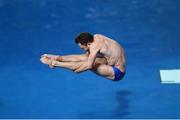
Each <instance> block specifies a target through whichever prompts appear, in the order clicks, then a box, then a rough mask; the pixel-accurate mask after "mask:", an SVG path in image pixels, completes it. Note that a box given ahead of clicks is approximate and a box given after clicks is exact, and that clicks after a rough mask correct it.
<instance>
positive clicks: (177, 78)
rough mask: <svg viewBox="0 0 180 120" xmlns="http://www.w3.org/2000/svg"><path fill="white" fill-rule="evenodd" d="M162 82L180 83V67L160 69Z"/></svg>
mask: <svg viewBox="0 0 180 120" xmlns="http://www.w3.org/2000/svg"><path fill="white" fill-rule="evenodd" d="M160 77H161V83H180V69H169V70H160Z"/></svg>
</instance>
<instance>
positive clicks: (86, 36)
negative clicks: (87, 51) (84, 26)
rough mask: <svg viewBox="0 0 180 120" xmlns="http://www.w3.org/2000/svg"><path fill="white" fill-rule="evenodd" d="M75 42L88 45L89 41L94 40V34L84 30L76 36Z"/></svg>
mask: <svg viewBox="0 0 180 120" xmlns="http://www.w3.org/2000/svg"><path fill="white" fill-rule="evenodd" d="M75 42H76V43H77V44H78V43H81V44H82V45H87V43H88V42H93V35H91V34H90V33H88V32H82V33H80V34H79V35H78V36H77V37H76V38H75Z"/></svg>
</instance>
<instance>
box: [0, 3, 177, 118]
mask: <svg viewBox="0 0 180 120" xmlns="http://www.w3.org/2000/svg"><path fill="white" fill-rule="evenodd" d="M179 28H180V0H153V1H152V0H151V1H148V0H0V66H1V69H0V118H77V119H80V118H117V119H118V118H164V119H165V118H180V102H179V101H180V94H179V91H180V85H179V84H161V83H160V75H159V70H160V69H175V68H176V69H179V68H180V49H179V45H180V36H179ZM82 31H88V32H91V33H93V34H95V33H100V34H104V35H106V36H108V37H110V38H112V39H115V40H116V41H118V42H119V43H120V44H122V45H123V47H124V48H125V50H126V57H127V74H126V77H125V78H124V79H123V80H122V81H119V82H112V81H109V80H107V79H105V78H102V77H99V76H97V75H95V74H93V73H91V72H84V73H81V74H75V73H73V72H71V71H69V70H65V69H61V68H57V69H49V68H48V67H47V66H45V65H43V64H41V63H40V61H39V58H40V55H42V54H44V53H52V54H59V55H65V54H73V53H76V54H77V53H78V54H81V53H83V52H82V51H81V50H80V49H79V47H78V46H77V45H76V44H75V43H74V37H75V36H76V35H77V34H78V33H80V32H82Z"/></svg>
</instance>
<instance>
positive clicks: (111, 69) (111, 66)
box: [40, 32, 126, 81]
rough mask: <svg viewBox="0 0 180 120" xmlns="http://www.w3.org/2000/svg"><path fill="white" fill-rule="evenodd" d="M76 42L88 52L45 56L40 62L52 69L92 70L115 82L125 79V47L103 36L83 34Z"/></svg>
mask: <svg viewBox="0 0 180 120" xmlns="http://www.w3.org/2000/svg"><path fill="white" fill-rule="evenodd" d="M75 42H76V43H77V44H78V45H79V47H80V48H81V49H83V50H85V51H86V53H85V54H80V55H65V56H59V55H52V54H44V55H42V56H41V59H40V61H41V62H42V63H44V64H47V65H49V66H50V67H51V68H53V67H62V68H67V69H70V70H73V71H74V72H77V73H79V72H83V71H86V70H91V71H93V72H95V73H96V74H98V75H100V76H103V77H106V78H108V79H110V80H113V81H118V80H121V79H122V78H123V77H124V75H125V72H126V69H125V63H126V62H125V61H126V60H125V53H124V49H123V47H122V46H121V45H120V44H118V43H117V42H116V41H114V40H112V39H110V38H108V37H106V36H103V35H101V34H95V35H91V34H90V33H87V32H83V33H80V34H79V35H78V36H77V37H76V38H75Z"/></svg>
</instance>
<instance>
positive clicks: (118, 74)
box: [113, 66, 125, 81]
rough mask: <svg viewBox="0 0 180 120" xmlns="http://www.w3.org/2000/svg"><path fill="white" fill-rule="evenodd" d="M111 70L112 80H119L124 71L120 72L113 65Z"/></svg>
mask: <svg viewBox="0 0 180 120" xmlns="http://www.w3.org/2000/svg"><path fill="white" fill-rule="evenodd" d="M113 71H114V76H115V77H114V81H119V80H121V79H122V78H123V77H124V75H125V73H123V72H121V71H120V70H119V69H118V68H116V67H115V66H113Z"/></svg>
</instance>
